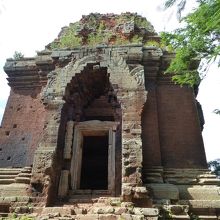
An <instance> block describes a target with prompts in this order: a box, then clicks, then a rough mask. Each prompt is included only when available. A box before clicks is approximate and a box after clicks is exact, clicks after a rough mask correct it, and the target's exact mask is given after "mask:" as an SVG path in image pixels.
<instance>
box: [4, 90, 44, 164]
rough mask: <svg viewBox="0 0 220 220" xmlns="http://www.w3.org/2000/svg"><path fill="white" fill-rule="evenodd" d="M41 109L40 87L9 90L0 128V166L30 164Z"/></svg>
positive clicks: (40, 123) (40, 130)
mask: <svg viewBox="0 0 220 220" xmlns="http://www.w3.org/2000/svg"><path fill="white" fill-rule="evenodd" d="M45 114H46V112H45V109H44V106H43V104H42V103H41V101H40V89H33V90H25V89H24V90H21V89H19V90H16V89H15V90H13V89H12V90H11V93H10V96H9V99H8V103H7V106H6V109H5V114H4V117H3V121H2V127H1V128H0V132H1V133H0V134H1V135H0V148H1V151H0V166H1V167H8V166H14V167H23V166H27V165H32V164H33V155H34V152H35V150H36V149H37V146H38V143H39V141H40V138H41V136H42V133H43V126H44V119H45Z"/></svg>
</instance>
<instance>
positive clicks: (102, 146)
mask: <svg viewBox="0 0 220 220" xmlns="http://www.w3.org/2000/svg"><path fill="white" fill-rule="evenodd" d="M80 189H91V190H107V189H108V136H107V135H103V136H84V137H83V146H82V167H81V180H80Z"/></svg>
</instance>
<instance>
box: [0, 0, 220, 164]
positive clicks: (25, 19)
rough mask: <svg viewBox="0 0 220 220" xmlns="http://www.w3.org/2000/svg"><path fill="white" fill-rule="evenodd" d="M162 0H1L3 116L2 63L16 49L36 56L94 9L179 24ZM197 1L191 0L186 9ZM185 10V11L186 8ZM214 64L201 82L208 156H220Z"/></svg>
mask: <svg viewBox="0 0 220 220" xmlns="http://www.w3.org/2000/svg"><path fill="white" fill-rule="evenodd" d="M162 2H163V0H154V1H146V0H120V1H118V0H111V1H109V0H108V1H106V0H93V1H89V0H81V1H77V3H76V2H75V1H73V0H19V1H18V0H0V28H1V35H0V120H1V117H2V114H3V111H4V106H5V103H6V101H7V96H8V94H9V87H8V86H7V81H6V74H5V73H4V71H3V65H4V63H5V61H6V58H9V57H12V56H13V54H14V52H15V51H20V52H22V53H23V54H24V55H25V56H35V55H36V51H39V50H43V49H44V46H45V45H47V44H48V43H49V42H51V41H53V40H54V39H55V38H56V36H57V35H58V33H59V31H60V30H61V27H63V26H66V25H68V24H69V23H71V22H75V21H77V20H79V19H80V18H81V16H82V15H84V14H89V13H91V12H100V13H111V12H113V13H121V12H127V11H130V12H137V13H138V14H140V15H142V16H145V17H147V19H148V20H149V21H150V22H151V23H152V24H153V26H154V27H155V29H156V31H157V32H159V31H163V30H172V29H174V28H176V27H179V24H178V22H177V20H176V19H175V11H173V10H172V9H170V10H169V11H166V12H163V11H162V10H161V9H160V6H161V5H162ZM194 2H195V1H194V0H191V1H188V5H187V10H188V9H190V8H192V7H194V6H193V3H194ZM187 10H186V11H187ZM218 72H219V70H218V69H217V67H216V65H212V67H211V68H210V71H209V73H208V74H207V76H206V78H205V79H204V80H203V82H202V83H201V86H200V92H199V95H198V99H199V101H200V102H201V104H202V107H203V110H204V115H205V121H206V124H205V128H204V131H203V138H204V143H205V149H206V153H207V158H208V160H212V159H215V158H220V135H219V134H218V133H219V131H220V116H219V115H216V114H214V113H213V110H214V109H216V108H219V109H220V98H219V96H220V74H219V73H218Z"/></svg>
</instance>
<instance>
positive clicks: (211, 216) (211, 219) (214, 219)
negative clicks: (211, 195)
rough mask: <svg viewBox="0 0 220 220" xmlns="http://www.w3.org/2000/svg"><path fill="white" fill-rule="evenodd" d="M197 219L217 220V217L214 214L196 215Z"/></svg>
mask: <svg viewBox="0 0 220 220" xmlns="http://www.w3.org/2000/svg"><path fill="white" fill-rule="evenodd" d="M197 217H198V219H199V220H218V219H219V218H218V217H217V216H216V215H198V216H197Z"/></svg>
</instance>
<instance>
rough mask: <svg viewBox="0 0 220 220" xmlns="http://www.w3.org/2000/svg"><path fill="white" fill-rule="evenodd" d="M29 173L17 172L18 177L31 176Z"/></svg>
mask: <svg viewBox="0 0 220 220" xmlns="http://www.w3.org/2000/svg"><path fill="white" fill-rule="evenodd" d="M31 175H32V174H31V173H19V174H18V177H26V178H31ZM0 178H1V177H0Z"/></svg>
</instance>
